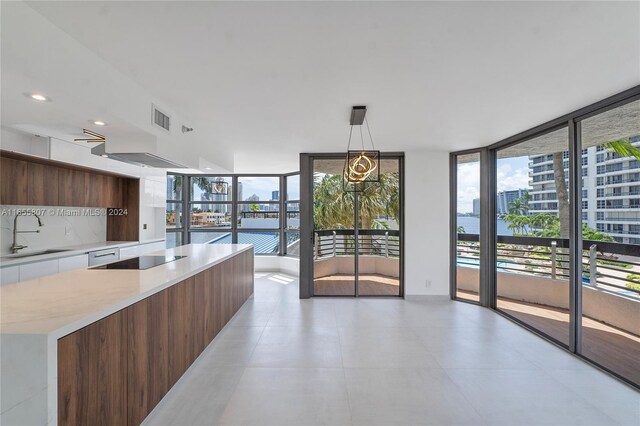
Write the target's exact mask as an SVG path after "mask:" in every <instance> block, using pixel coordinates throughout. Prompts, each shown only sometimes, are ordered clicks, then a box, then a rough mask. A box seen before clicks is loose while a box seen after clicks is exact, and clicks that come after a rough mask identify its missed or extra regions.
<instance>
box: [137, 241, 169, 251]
mask: <svg viewBox="0 0 640 426" xmlns="http://www.w3.org/2000/svg"><path fill="white" fill-rule="evenodd" d="M165 245H166V243H165V242H164V241H158V242H157V243H149V244H141V245H140V246H139V247H140V250H139V253H140V254H143V253H150V252H152V251H158V250H164V249H166V247H165Z"/></svg>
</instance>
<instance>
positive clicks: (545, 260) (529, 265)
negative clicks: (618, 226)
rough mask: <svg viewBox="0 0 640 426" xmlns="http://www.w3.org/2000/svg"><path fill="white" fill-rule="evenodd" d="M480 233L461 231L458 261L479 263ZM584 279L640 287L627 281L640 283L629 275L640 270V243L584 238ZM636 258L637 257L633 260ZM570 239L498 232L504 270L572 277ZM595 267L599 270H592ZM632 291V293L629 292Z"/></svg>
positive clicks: (596, 284)
mask: <svg viewBox="0 0 640 426" xmlns="http://www.w3.org/2000/svg"><path fill="white" fill-rule="evenodd" d="M478 242H479V238H478V235H477V234H458V242H457V265H458V266H466V267H470V266H471V267H478V265H479V257H480V247H479V243H478ZM582 249H583V250H582V270H583V276H582V283H583V284H584V285H590V286H592V287H600V288H605V289H607V290H609V291H613V292H618V293H620V292H621V291H624V292H630V293H636V294H637V295H640V290H638V289H636V288H631V287H627V286H626V284H629V283H634V284H638V281H637V280H633V279H630V278H628V276H629V275H631V274H640V246H638V245H634V244H620V243H610V242H603V241H592V240H583V247H582ZM631 259H633V260H631ZM568 262H569V240H567V239H560V238H541V237H519V236H506V235H498V236H497V264H496V268H497V270H498V271H501V272H513V273H520V274H528V275H536V276H545V277H549V278H553V279H569V265H568ZM592 271H594V272H595V273H593V274H592V273H591V272H592ZM627 294H628V293H627Z"/></svg>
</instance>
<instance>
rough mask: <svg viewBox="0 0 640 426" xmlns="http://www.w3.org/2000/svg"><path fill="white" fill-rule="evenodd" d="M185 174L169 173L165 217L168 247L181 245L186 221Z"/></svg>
mask: <svg viewBox="0 0 640 426" xmlns="http://www.w3.org/2000/svg"><path fill="white" fill-rule="evenodd" d="M183 186H184V176H182V175H175V174H167V207H166V214H165V216H166V218H165V229H166V241H167V248H172V247H177V246H181V245H182V244H183V242H182V240H183V236H184V230H185V223H184V221H183V215H184V198H183Z"/></svg>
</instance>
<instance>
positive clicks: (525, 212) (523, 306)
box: [451, 86, 640, 388]
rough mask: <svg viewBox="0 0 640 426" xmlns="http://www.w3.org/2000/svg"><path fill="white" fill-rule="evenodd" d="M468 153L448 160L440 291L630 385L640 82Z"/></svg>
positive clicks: (638, 345)
mask: <svg viewBox="0 0 640 426" xmlns="http://www.w3.org/2000/svg"><path fill="white" fill-rule="evenodd" d="M480 152H481V154H482V155H481V156H478V155H476V156H475V157H472V155H475V154H469V152H460V153H452V156H451V159H452V161H451V177H452V185H451V191H452V192H451V194H452V202H451V206H452V209H451V215H452V216H451V229H452V233H453V232H454V226H455V235H452V238H451V241H452V250H451V262H452V264H453V265H455V267H454V268H452V275H453V280H452V283H453V284H454V285H452V287H451V294H452V297H454V298H457V299H462V298H466V299H470V298H475V297H477V296H476V293H475V292H474V291H469V289H472V290H475V291H477V290H476V289H479V294H480V296H481V297H479V299H480V302H481V304H482V305H483V306H487V307H489V308H493V309H496V310H497V311H498V312H500V313H502V314H504V315H505V316H507V317H509V318H511V319H513V320H515V321H517V322H518V323H520V324H522V325H524V326H526V327H528V328H530V329H532V330H533V331H535V332H537V333H540V334H542V335H543V336H545V337H547V338H548V339H550V340H552V341H555V342H556V343H557V344H559V345H560V346H562V347H564V348H566V349H567V350H569V351H570V352H572V353H574V354H576V355H578V356H580V357H582V358H584V359H586V360H588V361H590V362H592V363H595V364H597V365H598V366H600V367H602V368H603V369H605V370H608V371H609V372H611V373H613V374H615V375H616V376H618V377H619V378H621V379H623V380H625V381H626V382H628V383H630V384H632V385H634V386H636V387H639V388H640V86H637V87H635V88H632V89H629V90H627V91H625V92H622V93H620V94H618V95H614V96H612V97H610V98H607V99H604V100H602V101H600V102H597V103H595V104H593V105H590V106H587V107H585V108H582V109H580V110H577V111H575V112H573V113H570V114H567V115H565V116H563V117H560V118H558V119H555V120H552V121H550V122H548V123H546V124H543V125H540V126H538V127H536V128H533V129H530V130H527V131H525V132H523V133H521V134H519V135H515V136H512V137H510V138H507V139H505V140H503V141H500V142H497V143H495V144H493V145H491V146H489V147H486V148H483V149H481V150H480ZM478 161H479V162H480V166H481V168H482V174H481V176H482V179H481V181H482V183H481V184H480V185H479V187H480V194H479V197H477V198H479V199H478V200H477V203H478V204H479V205H481V206H482V211H481V212H483V213H484V214H486V215H488V216H490V217H491V218H492V219H491V220H484V219H483V220H482V221H480V220H478V222H481V223H482V229H484V230H486V232H483V233H479V232H478V233H476V232H475V228H474V227H472V226H470V225H469V224H470V223H471V222H470V221H471V220H472V218H474V217H476V216H477V215H478V213H480V208H479V206H478V207H475V204H476V202H473V204H472V203H470V202H469V199H472V198H474V197H475V195H474V193H475V188H473V185H470V184H469V182H470V181H473V180H474V179H476V178H475V176H476V173H475V171H474V172H473V173H471V171H472V165H473V164H474V162H478ZM454 214H455V216H454ZM467 226H468V229H467ZM471 229H473V230H474V232H473V233H470V232H469V230H471ZM478 231H479V229H478ZM470 234H471V235H470ZM480 247H482V248H483V249H482V250H480ZM454 248H455V250H454ZM476 258H478V259H479V260H478V262H477V263H478V267H479V272H478V273H475V271H474V270H473V269H474V267H475V263H476V262H475V259H476ZM478 281H479V282H478ZM558 368H561V367H560V366H559V367H558Z"/></svg>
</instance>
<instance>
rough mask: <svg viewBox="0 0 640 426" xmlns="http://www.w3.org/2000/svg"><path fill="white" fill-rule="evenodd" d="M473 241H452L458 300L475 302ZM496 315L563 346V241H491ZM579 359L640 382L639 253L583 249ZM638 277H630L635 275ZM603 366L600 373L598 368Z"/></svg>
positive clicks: (589, 244)
mask: <svg viewBox="0 0 640 426" xmlns="http://www.w3.org/2000/svg"><path fill="white" fill-rule="evenodd" d="M477 241H478V236H477V235H473V234H458V244H457V286H458V297H461V298H467V299H475V300H478V291H479V287H478V284H479V269H478V265H479V253H480V252H479V247H478V243H477ZM497 242H498V247H497V265H496V275H497V278H496V279H497V282H498V286H497V298H498V308H499V309H500V310H502V311H504V312H506V313H508V314H509V315H512V316H513V317H515V318H517V319H520V320H522V321H524V322H525V323H527V324H531V325H533V326H534V327H536V328H537V329H539V330H541V331H542V332H543V333H545V334H547V335H548V336H550V337H553V338H554V339H556V340H558V341H561V342H566V341H568V337H569V336H568V332H569V327H568V323H569V291H570V290H569V276H568V257H569V254H568V249H567V247H568V240H562V239H551V238H536V237H512V236H498V237H497ZM583 244H584V245H583V254H582V266H583V276H582V277H581V283H582V290H583V291H582V299H583V303H582V310H583V318H582V326H583V351H585V349H587V350H588V351H591V352H593V353H598V354H599V355H598V359H603V358H604V359H606V360H607V362H608V363H610V365H615V369H616V371H619V372H624V374H625V376H626V377H628V378H630V379H631V380H633V381H635V382H636V383H637V382H638V381H639V380H640V288H639V287H635V286H634V284H639V283H640V281H638V280H637V278H636V276H639V275H640V257H639V256H638V254H639V252H640V250H639V247H638V246H637V245H631V244H618V243H609V242H601V241H587V240H585V241H583ZM634 274H637V275H634ZM605 366H607V365H605Z"/></svg>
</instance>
